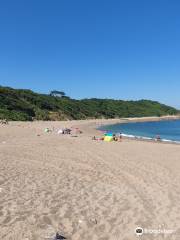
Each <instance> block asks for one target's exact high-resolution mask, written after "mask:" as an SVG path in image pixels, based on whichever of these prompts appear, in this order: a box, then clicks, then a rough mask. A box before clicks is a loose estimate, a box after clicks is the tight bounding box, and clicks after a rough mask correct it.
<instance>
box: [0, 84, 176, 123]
mask: <svg viewBox="0 0 180 240" xmlns="http://www.w3.org/2000/svg"><path fill="white" fill-rule="evenodd" d="M178 113H179V111H178V110H176V109H175V108H172V107H169V106H166V105H164V104H160V103H158V102H155V101H149V100H140V101H122V100H113V99H95V98H93V99H83V100H75V99H71V98H68V97H66V96H64V95H63V96H61V97H59V96H52V95H47V94H39V93H35V92H33V91H31V90H23V89H13V88H9V87H0V119H4V118H6V119H8V120H19V121H26V120H33V119H37V120H70V119H90V118H121V117H144V116H162V115H175V114H178Z"/></svg>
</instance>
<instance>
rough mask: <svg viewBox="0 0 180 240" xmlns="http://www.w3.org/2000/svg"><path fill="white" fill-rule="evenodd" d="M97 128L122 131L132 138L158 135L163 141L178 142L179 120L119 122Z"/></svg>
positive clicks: (115, 131) (179, 137)
mask: <svg viewBox="0 0 180 240" xmlns="http://www.w3.org/2000/svg"><path fill="white" fill-rule="evenodd" d="M99 129H100V130H104V131H108V132H113V133H122V135H124V136H128V137H132V138H134V137H137V138H144V139H154V138H156V136H157V135H159V136H160V137H161V139H162V140H163V141H174V142H178V143H180V120H168V121H158V122H133V123H132V122H131V123H121V124H114V125H106V126H103V127H100V128H99Z"/></svg>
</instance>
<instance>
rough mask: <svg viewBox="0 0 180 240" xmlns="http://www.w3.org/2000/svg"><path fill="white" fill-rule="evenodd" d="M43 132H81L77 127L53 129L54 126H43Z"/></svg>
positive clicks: (63, 133)
mask: <svg viewBox="0 0 180 240" xmlns="http://www.w3.org/2000/svg"><path fill="white" fill-rule="evenodd" d="M44 132H45V133H52V132H56V133H57V134H59V135H60V134H62V135H66V134H67V135H71V134H81V133H83V132H82V131H81V130H80V129H79V128H73V127H71V128H58V129H55V128H54V127H53V128H45V129H44Z"/></svg>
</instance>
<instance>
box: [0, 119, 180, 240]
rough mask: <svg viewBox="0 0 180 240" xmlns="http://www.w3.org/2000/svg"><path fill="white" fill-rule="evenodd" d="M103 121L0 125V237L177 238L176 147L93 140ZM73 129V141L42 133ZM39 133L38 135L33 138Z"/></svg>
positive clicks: (179, 167) (179, 181) (179, 179)
mask: <svg viewBox="0 0 180 240" xmlns="http://www.w3.org/2000/svg"><path fill="white" fill-rule="evenodd" d="M102 123H104V122H102V121H77V122H76V121H72V122H33V123H20V122H14V123H10V124H9V125H8V126H0V239H3V240H10V239H11V240H12V239H13V240H25V239H26V240H41V239H53V236H55V233H56V232H57V231H58V232H59V233H60V234H61V235H63V236H65V237H66V238H67V239H70V240H132V239H139V237H137V236H136V235H135V233H134V231H135V228H136V227H138V226H141V227H143V228H146V229H167V230H173V231H174V232H173V233H168V234H162V233H161V234H157V235H154V234H144V235H143V236H142V238H141V239H145V240H146V239H148V240H149V239H158V240H161V239H168V240H169V239H170V240H179V239H180V146H179V145H173V144H161V143H151V142H142V141H140V142H138V141H132V140H131V141H130V140H127V139H124V140H123V141H122V142H112V143H106V142H97V141H92V140H91V137H92V136H93V135H94V134H97V132H96V130H94V129H93V126H94V125H95V124H102ZM64 126H68V127H71V126H75V127H78V126H80V128H81V129H82V130H83V134H80V135H78V137H71V136H62V135H61V136H60V135H57V134H56V133H54V132H53V133H44V131H43V130H44V128H45V127H50V128H51V127H54V128H58V127H64ZM38 135H40V136H38Z"/></svg>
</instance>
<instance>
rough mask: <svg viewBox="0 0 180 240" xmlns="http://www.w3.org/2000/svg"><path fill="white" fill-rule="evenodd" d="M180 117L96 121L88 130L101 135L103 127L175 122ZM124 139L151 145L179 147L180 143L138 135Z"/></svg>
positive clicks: (127, 135)
mask: <svg viewBox="0 0 180 240" xmlns="http://www.w3.org/2000/svg"><path fill="white" fill-rule="evenodd" d="M179 119H180V116H162V117H140V118H122V119H103V120H100V119H98V120H96V122H94V123H89V124H88V126H87V127H88V128H89V127H92V128H93V129H94V130H95V132H96V134H99V131H101V130H100V129H99V128H100V127H103V126H109V125H114V124H121V123H130V122H131V123H136V122H160V121H173V120H179ZM122 137H123V138H124V139H128V140H135V141H145V142H151V143H163V144H176V145H179V144H180V141H173V140H170V139H161V140H156V139H155V138H150V137H142V136H136V135H130V134H122Z"/></svg>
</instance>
